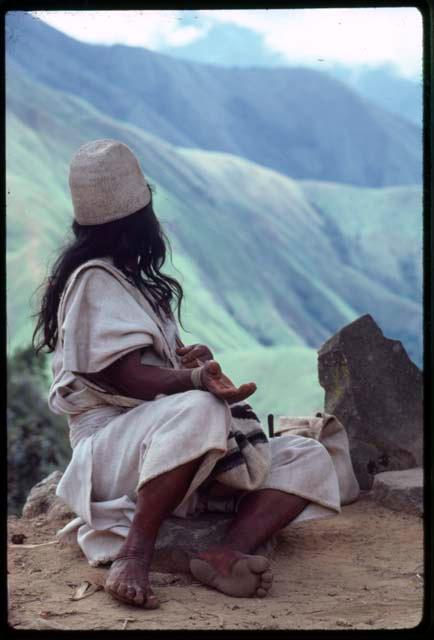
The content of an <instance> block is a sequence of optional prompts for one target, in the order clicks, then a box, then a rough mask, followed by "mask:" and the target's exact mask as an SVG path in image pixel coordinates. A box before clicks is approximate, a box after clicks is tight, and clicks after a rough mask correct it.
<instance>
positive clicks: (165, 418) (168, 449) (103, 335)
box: [49, 259, 358, 565]
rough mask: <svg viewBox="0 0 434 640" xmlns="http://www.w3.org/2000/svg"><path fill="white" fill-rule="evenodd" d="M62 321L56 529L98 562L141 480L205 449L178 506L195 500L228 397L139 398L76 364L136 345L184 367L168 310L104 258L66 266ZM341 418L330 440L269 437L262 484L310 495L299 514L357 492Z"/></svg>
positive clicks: (54, 394)
mask: <svg viewBox="0 0 434 640" xmlns="http://www.w3.org/2000/svg"><path fill="white" fill-rule="evenodd" d="M58 321H59V339H58V344H57V347H56V350H55V353H54V357H53V374H54V381H53V384H52V387H51V391H50V395H49V406H50V408H51V409H52V411H54V412H55V413H60V414H66V415H67V416H68V423H69V428H70V441H71V446H72V448H73V453H72V459H71V461H70V463H69V465H68V467H67V469H66V471H65V473H64V475H63V477H62V480H61V482H60V483H59V485H58V488H57V495H59V496H60V497H61V498H62V499H63V500H64V501H65V502H66V503H67V504H68V505H69V506H70V507H71V508H72V510H73V511H74V512H75V513H76V514H77V518H75V519H74V520H73V521H72V522H70V523H69V524H68V525H66V527H64V529H63V530H61V531H60V532H59V537H61V538H62V537H63V536H69V534H70V533H71V532H73V531H76V532H77V541H78V544H79V545H80V547H81V549H82V550H83V552H84V553H85V555H86V557H87V559H88V561H89V562H90V564H93V565H97V564H100V563H104V562H107V561H109V560H111V559H112V558H113V557H114V556H115V555H116V553H117V552H118V550H119V548H120V546H121V544H122V542H123V539H124V538H125V536H126V535H127V533H128V529H129V525H130V522H131V520H132V517H133V515H134V508H135V499H136V495H137V491H138V490H139V489H140V487H141V486H142V485H143V484H144V483H145V482H147V481H149V480H151V479H152V478H155V477H158V476H159V475H161V474H162V473H164V472H166V471H170V470H171V469H175V468H176V467H178V466H180V465H181V464H184V463H186V462H188V461H190V460H193V459H197V458H198V457H200V456H202V455H203V456H204V457H203V460H202V463H201V465H200V467H199V469H198V471H197V473H196V475H195V477H194V478H193V480H192V482H191V485H190V488H189V490H188V492H187V494H186V496H185V497H184V499H183V501H182V502H181V504H180V505H179V506H178V507H177V508H176V509H175V511H174V515H177V516H180V517H187V516H191V515H193V514H194V513H195V512H197V511H198V510H199V499H198V491H197V489H198V487H199V486H200V485H201V484H202V483H203V482H204V481H205V480H206V478H207V477H208V476H209V474H210V473H211V471H212V469H213V467H214V465H215V463H216V462H217V460H219V459H220V458H221V457H222V456H224V454H225V452H226V442H227V434H228V431H229V428H230V424H231V415H230V410H229V407H228V405H227V403H226V402H224V401H222V400H220V399H218V398H217V397H215V396H214V395H213V394H211V393H209V392H207V391H202V390H192V391H187V392H184V393H178V394H173V395H170V396H166V395H163V394H160V395H159V396H157V397H156V398H155V399H154V400H151V401H142V400H140V399H133V398H127V397H125V396H116V395H113V394H110V393H107V392H105V391H104V390H102V389H101V388H99V387H98V386H96V385H93V384H91V383H89V382H88V381H87V380H86V379H85V378H84V377H82V376H81V375H80V374H84V373H93V372H97V371H101V370H102V369H104V368H105V367H107V366H109V365H110V364H111V363H113V362H114V361H115V360H117V359H118V358H119V357H121V356H123V355H125V354H127V353H129V352H131V351H133V350H136V349H143V350H144V352H143V353H144V355H143V358H142V361H143V362H144V363H148V364H154V365H157V366H166V367H173V368H180V359H179V358H178V356H177V354H176V352H175V349H176V346H177V345H176V337H177V335H178V330H177V325H176V322H175V320H174V318H173V317H172V318H167V319H166V320H164V321H162V320H161V319H160V318H159V316H158V315H157V314H156V313H155V312H154V311H153V309H152V307H151V305H150V304H149V302H148V301H147V300H146V298H145V296H144V295H143V294H142V293H140V292H139V291H138V290H137V289H136V288H135V287H134V286H133V285H132V284H131V283H130V282H129V281H128V280H127V279H126V278H125V276H124V275H123V274H122V273H121V272H120V271H118V270H117V269H116V268H115V267H114V266H113V264H112V263H111V262H110V261H109V260H106V259H104V260H97V261H91V262H89V263H86V264H85V265H82V267H80V268H79V269H78V270H77V271H76V272H75V273H74V274H73V275H72V276H71V278H70V280H69V281H68V284H67V286H66V288H65V291H64V294H63V296H62V299H61V302H60V305H59V313H58ZM150 348H151V349H150ZM228 373H229V375H230V372H228ZM340 427H341V428H340V431H341V437H340V439H339V437H338V441H336V437H335V438H334V441H333V446H332V447H331V449H330V451H328V450H327V437H326V436H327V434H326V433H325V432H324V434H323V435H324V436H325V437H323V438H322V442H320V441H319V440H318V439H314V438H310V437H308V438H306V437H303V436H300V435H284V436H281V437H279V438H273V439H272V440H271V441H270V446H271V455H272V464H271V469H270V472H269V474H268V476H267V478H266V480H265V481H264V483H263V484H262V488H275V489H280V490H282V491H286V492H289V493H293V494H296V495H300V496H302V497H305V498H307V499H308V500H309V501H310V504H309V505H308V506H307V507H306V508H305V509H304V510H303V511H302V513H301V514H300V515H299V516H298V517H297V521H301V520H307V519H312V518H318V517H325V516H329V515H333V514H334V513H339V511H340V507H341V504H345V503H347V502H350V501H352V500H354V499H355V498H356V497H357V495H358V485H357V481H356V480H355V477H354V473H353V470H352V467H351V461H350V459H349V452H348V442H347V440H346V434H345V432H344V430H343V428H342V425H340ZM338 431H339V429H338Z"/></svg>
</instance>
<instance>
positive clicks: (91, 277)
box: [67, 258, 128, 286]
mask: <svg viewBox="0 0 434 640" xmlns="http://www.w3.org/2000/svg"><path fill="white" fill-rule="evenodd" d="M77 280H80V281H81V282H88V281H102V282H113V281H115V280H117V281H119V282H121V283H122V284H124V285H125V284H126V283H128V279H127V277H126V276H125V274H124V273H123V272H122V271H121V270H120V269H118V268H117V267H115V265H114V264H113V260H112V259H111V258H93V259H92V260H87V261H86V262H83V263H82V264H81V265H80V266H78V267H77V268H76V269H74V271H73V272H72V273H71V275H70V276H69V278H68V282H67V286H71V285H72V284H73V283H74V282H76V281H77Z"/></svg>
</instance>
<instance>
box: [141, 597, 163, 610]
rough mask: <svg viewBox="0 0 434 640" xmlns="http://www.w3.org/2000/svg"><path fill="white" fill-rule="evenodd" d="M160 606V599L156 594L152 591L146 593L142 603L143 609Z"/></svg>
mask: <svg viewBox="0 0 434 640" xmlns="http://www.w3.org/2000/svg"><path fill="white" fill-rule="evenodd" d="M159 606H160V601H159V600H158V598H157V596H156V595H155V594H153V593H150V594H148V597H147V598H146V603H145V604H144V607H145V609H158V607H159Z"/></svg>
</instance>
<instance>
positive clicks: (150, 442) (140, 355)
mask: <svg viewBox="0 0 434 640" xmlns="http://www.w3.org/2000/svg"><path fill="white" fill-rule="evenodd" d="M69 184H70V189H71V195H72V202H73V207H74V217H75V220H74V221H73V224H72V229H73V232H74V238H73V240H72V241H71V242H70V244H69V245H68V246H67V247H66V248H65V249H63V251H62V252H61V254H60V255H59V257H58V259H57V261H56V263H55V264H54V266H53V269H52V273H51V276H50V277H49V279H48V282H47V284H46V287H45V290H44V295H43V298H42V303H41V309H40V313H39V317H38V323H37V326H36V329H35V333H34V344H35V346H36V348H37V350H41V349H43V348H47V349H48V351H50V352H54V356H53V373H54V381H53V384H52V387H51V391H50V396H49V405H50V408H51V409H52V411H54V412H55V413H60V414H65V415H66V416H67V417H68V423H69V429H70V441H71V446H72V449H73V454H72V459H71V461H70V463H69V465H68V467H67V469H66V471H65V473H64V475H63V478H62V480H61V482H60V484H59V486H58V489H57V493H58V495H59V496H61V497H62V498H63V500H64V501H65V502H66V503H67V504H68V505H69V506H70V507H71V508H72V509H73V510H74V512H75V513H76V514H77V516H78V517H77V518H76V519H75V520H73V521H72V522H71V523H69V524H68V525H67V526H66V527H65V529H64V533H66V532H68V531H71V530H76V531H77V540H78V544H79V545H80V547H81V549H82V550H83V552H84V554H85V555H86V557H87V559H88V561H89V562H90V563H91V564H93V565H97V564H103V563H110V562H111V567H110V569H109V573H108V577H107V581H106V586H105V588H106V591H107V592H108V593H110V594H111V595H112V596H113V597H114V598H117V599H120V600H122V601H125V602H128V603H130V604H136V605H138V606H141V607H145V608H155V607H158V606H159V603H158V600H157V598H156V596H155V594H153V592H152V589H151V586H150V585H149V582H148V573H149V568H150V563H151V558H152V552H153V549H154V545H155V541H156V538H157V534H158V531H159V528H160V526H161V524H162V522H163V521H164V519H165V518H167V517H168V516H169V515H171V514H175V515H177V516H180V517H189V516H190V515H192V514H194V513H197V512H198V510H199V509H201V508H203V505H204V504H205V505H206V504H207V499H209V498H212V497H217V498H218V497H220V498H225V499H226V500H227V499H229V501H232V502H231V504H232V505H233V513H234V517H233V520H232V523H231V526H230V528H229V530H228V532H227V534H226V536H225V538H224V540H223V542H221V543H219V544H216V545H215V546H213V547H212V548H209V549H208V550H207V551H206V552H203V553H199V554H197V555H196V557H194V558H193V559H192V560H191V564H190V569H191V572H192V573H193V575H194V576H195V577H196V578H197V579H198V580H200V581H202V582H203V583H204V584H207V585H209V586H211V587H214V588H215V589H218V590H220V591H222V592H224V593H226V594H229V595H233V596H260V597H263V596H265V595H266V594H267V593H268V591H269V589H270V586H271V584H272V573H271V570H270V564H269V561H268V560H267V559H266V558H264V557H262V556H260V555H255V550H256V549H257V548H258V546H259V545H261V544H262V543H263V542H265V541H266V540H267V539H268V538H269V537H270V536H271V535H272V534H273V533H274V532H276V531H277V530H279V529H281V528H282V527H285V526H286V525H288V524H289V523H290V522H291V521H293V520H294V519H295V518H298V519H308V518H315V517H322V516H326V515H331V514H333V513H339V511H340V506H341V503H343V502H345V501H349V500H351V499H354V497H355V493H354V490H353V491H352V492H350V493H351V495H347V496H343V495H341V493H340V489H339V478H338V477H337V473H336V469H335V466H334V464H333V460H332V458H331V456H330V455H329V453H328V451H327V449H326V448H325V447H324V446H323V445H322V444H321V443H320V442H318V441H316V440H315V439H312V438H306V437H301V436H285V437H281V438H274V439H272V440H271V441H270V443H269V447H270V449H271V463H270V465H269V468H267V470H266V473H264V477H263V478H262V479H261V481H260V482H259V483H257V485H258V486H255V487H254V488H250V489H248V490H240V488H239V487H237V486H231V484H230V482H226V484H224V483H223V484H222V483H221V482H220V483H219V482H218V481H217V480H215V479H213V471H214V470H215V469H216V465H217V464H218V461H219V460H222V459H223V458H224V456H225V454H226V452H227V447H228V444H227V443H228V434H229V431H230V428H231V420H232V414H231V409H230V407H231V406H232V407H233V406H234V404H236V403H243V402H244V401H245V399H246V398H248V397H249V396H251V395H252V394H253V393H254V392H255V390H256V386H255V384H254V383H253V382H249V383H246V384H242V385H241V386H239V387H237V386H236V385H234V384H233V383H232V382H231V380H230V379H229V378H228V377H227V376H226V375H224V373H223V372H222V370H221V367H220V365H219V364H218V363H217V362H216V361H215V360H214V359H213V354H212V353H211V351H210V349H209V348H207V347H206V346H204V345H189V346H184V345H183V344H182V343H181V341H180V338H179V334H178V327H177V322H176V320H175V317H174V314H173V312H172V306H173V303H174V302H176V303H177V306H178V319H179V320H180V306H181V302H182V297H183V291H182V288H181V286H180V284H179V283H178V282H177V281H176V280H175V279H174V278H172V277H169V276H168V275H165V274H164V273H163V272H162V271H161V268H162V267H163V264H164V262H165V257H166V242H167V240H166V237H165V235H164V234H163V232H162V229H161V227H160V224H159V222H158V220H157V218H156V215H155V213H154V210H153V206H152V193H151V191H150V188H149V185H148V184H147V182H146V179H145V178H144V176H143V173H142V171H141V168H140V165H139V162H138V160H137V158H136V157H135V155H134V154H133V152H132V151H131V150H130V149H129V147H127V146H126V145H125V144H123V143H120V142H117V141H115V140H97V141H93V142H89V143H87V144H85V145H83V146H82V147H80V149H79V150H78V151H77V153H76V154H75V156H74V158H73V160H72V163H71V167H70V176H69ZM38 336H39V339H37V337H38ZM244 404H245V403H244ZM247 410H248V412H249V415H250V416H251V417H252V416H253V418H254V419H256V416H254V413H253V411H252V410H251V409H250V407H248V406H247ZM264 440H266V438H265V436H264Z"/></svg>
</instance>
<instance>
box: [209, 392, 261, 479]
mask: <svg viewBox="0 0 434 640" xmlns="http://www.w3.org/2000/svg"><path fill="white" fill-rule="evenodd" d="M230 410H231V414H232V425H231V429H230V431H229V434H228V449H227V452H226V454H225V456H224V457H223V458H220V460H218V462H217V464H216V465H215V467H214V469H213V471H212V474H211V477H212V479H213V480H218V481H219V482H221V483H222V484H225V485H229V486H231V487H234V488H237V489H244V490H246V491H252V490H253V489H257V488H258V487H259V486H260V485H261V484H262V482H263V481H264V480H265V477H266V475H267V474H268V471H269V469H270V466H271V452H270V444H269V442H268V438H267V436H266V434H265V432H264V430H263V429H262V426H261V423H260V421H259V419H258V417H257V415H256V414H255V413H254V411H253V409H252V407H251V406H250V405H249V404H247V403H245V402H244V403H237V404H234V405H231V406H230Z"/></svg>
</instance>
